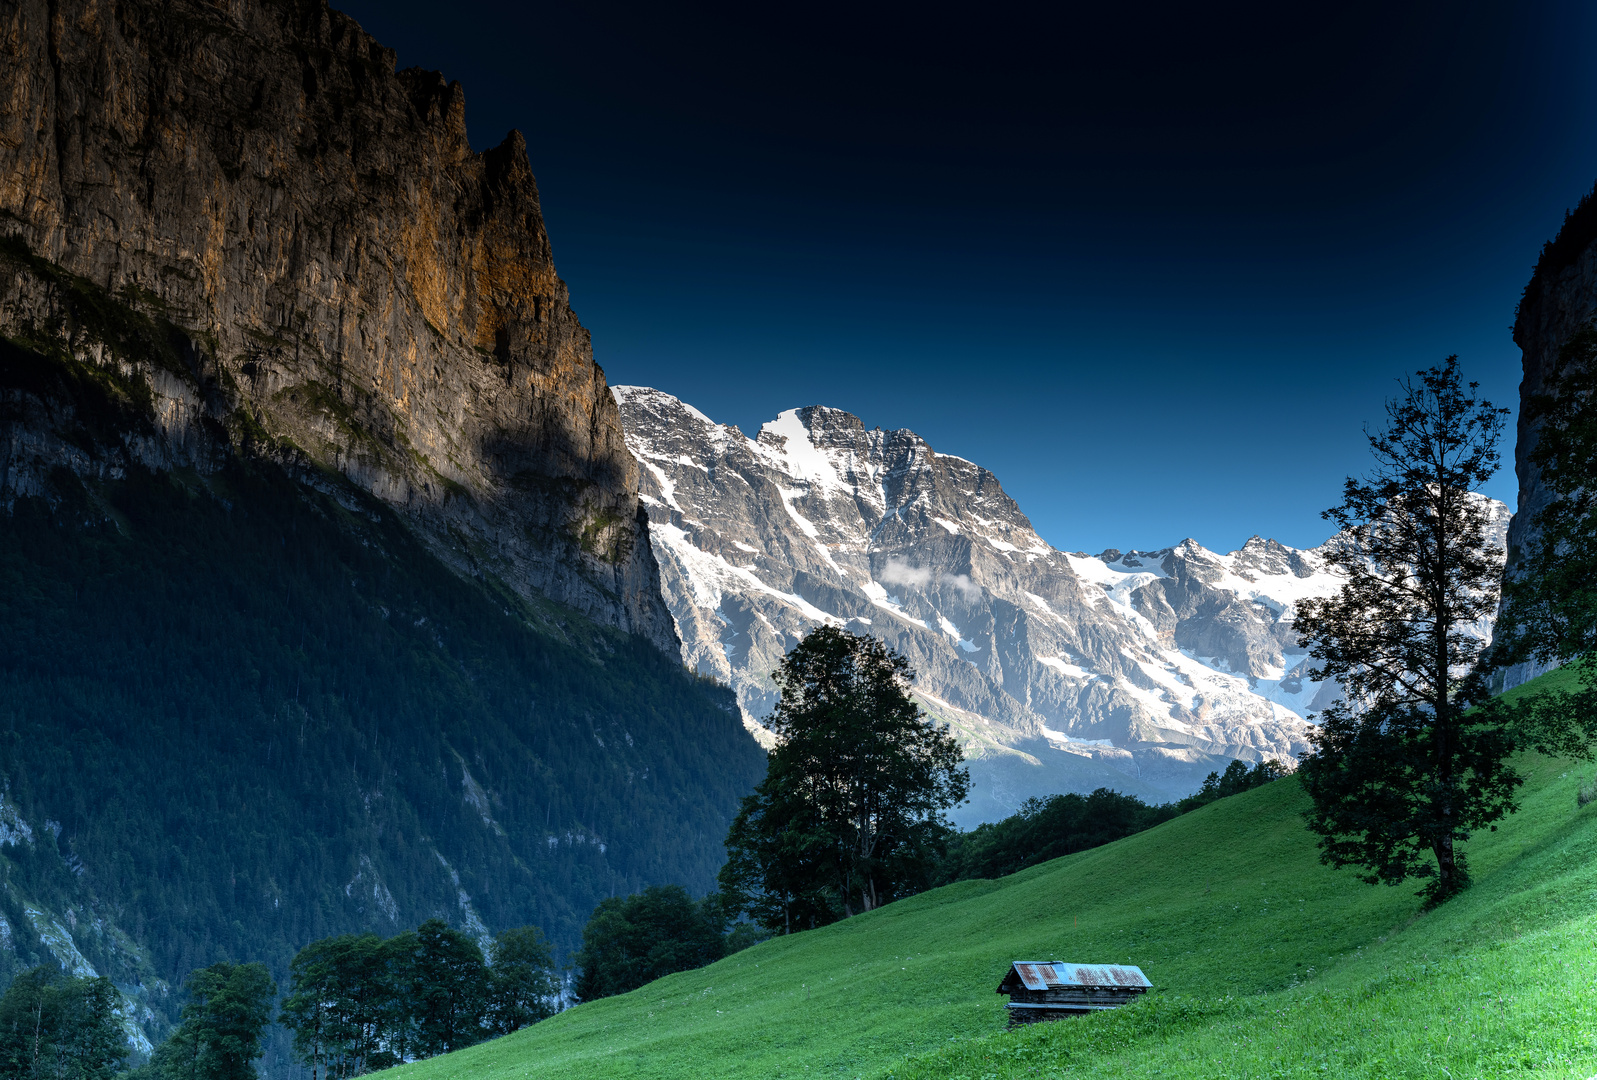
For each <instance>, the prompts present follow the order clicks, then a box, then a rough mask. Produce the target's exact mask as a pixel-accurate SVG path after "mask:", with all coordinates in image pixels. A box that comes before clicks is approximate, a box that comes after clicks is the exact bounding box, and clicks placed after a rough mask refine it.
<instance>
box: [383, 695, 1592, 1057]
mask: <svg viewBox="0 0 1597 1080" xmlns="http://www.w3.org/2000/svg"><path fill="white" fill-rule="evenodd" d="M1561 678H1562V676H1561V675H1559V674H1558V673H1555V674H1554V675H1552V676H1548V677H1546V679H1545V680H1538V682H1539V683H1540V684H1541V685H1547V684H1548V682H1549V681H1554V680H1561ZM1533 685H1534V684H1533ZM1520 764H1521V770H1522V771H1523V772H1524V773H1525V774H1526V775H1527V777H1528V782H1527V784H1526V786H1525V787H1524V788H1523V789H1522V799H1521V802H1522V809H1521V810H1520V812H1519V813H1517V814H1515V815H1514V816H1512V817H1511V818H1509V819H1507V820H1506V821H1505V822H1503V823H1502V824H1501V825H1500V826H1499V828H1498V830H1497V831H1496V832H1488V833H1482V834H1479V835H1477V836H1476V837H1475V838H1474V839H1473V840H1471V841H1470V843H1469V845H1468V848H1467V851H1468V855H1469V859H1470V863H1471V871H1472V873H1473V874H1474V877H1475V886H1474V887H1473V888H1472V889H1471V890H1470V891H1469V892H1468V893H1466V894H1464V895H1463V896H1461V897H1459V898H1458V899H1455V900H1454V901H1452V902H1450V903H1448V904H1447V905H1445V906H1443V907H1442V908H1441V909H1439V910H1437V911H1435V912H1432V913H1429V914H1421V913H1420V910H1419V901H1418V898H1417V897H1416V896H1415V895H1414V890H1415V889H1416V888H1417V887H1418V884H1417V883H1415V884H1412V885H1405V886H1400V887H1397V888H1389V887H1384V886H1369V885H1364V884H1362V883H1361V882H1359V881H1358V880H1356V879H1355V878H1354V876H1353V875H1352V873H1350V872H1347V871H1333V870H1330V869H1327V868H1326V867H1324V866H1322V865H1321V864H1320V863H1319V860H1318V858H1317V853H1316V850H1315V847H1314V843H1313V838H1312V837H1311V836H1310V834H1309V833H1308V832H1307V830H1306V829H1305V828H1304V826H1303V821H1302V818H1301V811H1302V810H1303V809H1304V807H1305V806H1306V805H1307V798H1306V797H1305V796H1304V794H1303V792H1302V790H1301V789H1300V788H1299V786H1298V785H1297V783H1296V782H1295V781H1294V780H1292V779H1290V778H1288V779H1286V780H1282V781H1277V782H1276V783H1273V784H1269V785H1266V786H1265V787H1263V788H1259V789H1257V790H1255V791H1251V792H1248V793H1245V794H1243V795H1238V796H1234V797H1232V798H1229V799H1223V800H1221V801H1219V802H1216V803H1213V804H1211V805H1210V806H1207V807H1205V808H1203V809H1201V810H1198V811H1195V812H1193V813H1190V814H1187V815H1184V816H1183V817H1180V818H1178V819H1176V820H1174V821H1171V822H1167V823H1166V824H1164V825H1161V826H1159V827H1157V828H1154V829H1151V830H1149V831H1147V832H1145V833H1141V834H1138V835H1136V836H1132V837H1129V838H1127V839H1125V840H1121V841H1118V842H1116V843H1114V844H1110V845H1107V846H1105V847H1102V848H1097V849H1095V850H1092V851H1087V852H1082V853H1079V854H1076V855H1071V856H1067V857H1066V858H1063V859H1058V860H1055V861H1053V862H1050V863H1046V864H1043V865H1041V866H1036V867H1032V868H1031V869H1029V870H1026V871H1023V872H1021V873H1019V874H1015V875H1013V876H1011V877H1007V878H1004V879H1001V880H998V881H970V882H962V883H959V884H956V885H952V886H949V887H946V888H942V889H937V890H934V891H932V892H929V893H925V894H922V895H920V896H917V897H913V898H911V899H909V900H904V901H900V902H898V903H895V904H891V905H889V906H887V907H885V908H882V909H880V910H878V911H875V912H872V913H870V914H868V915H863V916H858V917H855V918H853V919H849V920H846V921H844V922H842V923H839V924H837V925H834V926H830V927H826V928H824V929H821V930H816V931H811V932H808V933H803V934H796V935H793V936H791V937H787V938H779V939H775V940H772V941H768V942H765V943H764V944H762V945H759V946H756V947H755V948H752V949H748V950H746V951H744V952H741V953H738V954H736V955H734V956H732V957H729V958H728V959H726V960H723V961H721V962H720V963H717V964H714V965H712V966H710V967H707V968H702V969H700V970H698V971H692V972H685V973H682V974H679V975H673V976H670V977H668V978H665V979H661V980H659V981H657V982H655V983H651V984H650V985H648V986H646V987H644V988H642V989H641V990H637V991H635V992H633V993H631V994H627V995H624V996H621V997H616V998H608V999H605V1000H601V1001H597V1002H593V1003H590V1004H586V1005H582V1006H579V1007H577V1008H575V1009H572V1010H570V1011H568V1012H566V1013H563V1014H561V1015H560V1016H558V1017H556V1018H554V1019H552V1020H548V1021H545V1022H544V1023H542V1024H538V1025H536V1026H535V1027H533V1028H530V1029H527V1030H524V1031H521V1032H518V1033H517V1034H515V1035H511V1036H508V1037H506V1038H502V1039H498V1040H496V1041H494V1042H490V1043H485V1044H482V1045H479V1046H476V1047H473V1048H471V1049H469V1050H464V1051H461V1052H459V1053H455V1054H450V1055H447V1056H444V1057H439V1058H434V1059H431V1060H429V1061H424V1062H418V1063H416V1064H413V1065H408V1066H404V1067H402V1068H400V1069H398V1070H395V1074H397V1075H402V1076H403V1077H404V1078H405V1080H431V1078H433V1077H470V1078H477V1077H480V1078H483V1080H489V1078H496V1080H497V1078H504V1080H512V1078H519V1077H584V1078H587V1077H606V1078H618V1080H619V1078H633V1077H636V1078H645V1077H647V1078H667V1077H671V1078H675V1077H761V1078H766V1077H860V1078H867V1077H877V1078H888V1077H891V1078H894V1080H932V1078H937V1080H989V1078H1000V1077H1003V1078H1008V1077H1049V1076H1076V1075H1081V1076H1085V1075H1089V1074H1091V1075H1102V1076H1126V1077H1138V1076H1150V1077H1152V1076H1161V1077H1195V1078H1209V1077H1214V1078H1220V1077H1228V1078H1242V1077H1325V1076H1334V1077H1369V1078H1388V1077H1390V1078H1396V1077H1449V1078H1456V1080H1461V1078H1463V1077H1495V1076H1518V1075H1527V1076H1529V1075H1534V1076H1537V1077H1549V1078H1551V1077H1570V1078H1580V1080H1585V1078H1587V1077H1591V1076H1593V1074H1597V803H1594V804H1592V805H1590V806H1588V807H1586V808H1585V809H1577V807H1576V791H1577V789H1578V787H1579V784H1580V780H1581V778H1582V777H1583V776H1584V777H1589V776H1590V775H1591V774H1592V766H1590V765H1573V764H1571V763H1568V762H1559V761H1553V760H1550V759H1546V758H1531V759H1525V760H1523V761H1522V762H1521V763H1520ZM1055 958H1057V959H1061V960H1072V961H1078V962H1091V963H1134V964H1138V965H1140V966H1141V967H1142V969H1143V971H1145V972H1146V973H1147V975H1148V976H1149V978H1150V979H1151V980H1152V981H1153V983H1154V985H1155V987H1156V988H1157V989H1156V990H1155V991H1154V992H1152V993H1150V994H1149V995H1148V996H1147V997H1146V998H1145V999H1143V1001H1141V1002H1139V1003H1138V1004H1137V1005H1134V1006H1131V1007H1129V1008H1126V1009H1122V1010H1119V1011H1117V1012H1113V1013H1105V1014H1099V1015H1096V1016H1092V1017H1089V1018H1086V1019H1075V1020H1063V1021H1058V1022H1055V1023H1051V1024H1044V1025H1037V1026H1034V1027H1031V1028H1028V1029H1024V1030H1021V1031H1017V1032H1007V1031H1005V1030H1004V1024H1005V1010H1004V1001H1005V1000H1006V999H1004V998H1003V997H1001V996H999V995H997V994H995V993H994V988H995V987H996V986H997V984H998V980H999V978H1000V977H1001V976H1002V974H1003V972H1004V970H1005V968H1006V966H1007V965H1008V963H1009V961H1010V960H1014V959H1055Z"/></svg>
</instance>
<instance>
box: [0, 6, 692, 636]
mask: <svg viewBox="0 0 1597 1080" xmlns="http://www.w3.org/2000/svg"><path fill="white" fill-rule="evenodd" d="M0 57H3V58H4V67H5V69H6V71H7V79H6V81H5V85H4V87H3V88H0V238H3V241H4V250H3V251H0V332H3V334H4V336H5V337H7V338H9V339H11V340H13V341H18V342H23V343H25V344H27V345H28V346H29V347H30V348H32V349H34V350H36V351H37V350H41V349H42V350H43V351H44V352H49V351H50V349H51V348H53V347H58V348H59V350H60V351H61V352H62V353H63V354H64V355H65V356H66V358H67V360H68V361H69V362H71V363H75V364H78V365H89V366H91V367H93V368H94V369H96V370H98V371H99V372H101V373H103V374H104V375H105V376H106V377H108V378H110V379H111V380H112V381H113V382H115V381H118V380H120V383H121V384H124V388H125V386H126V385H128V384H138V385H139V386H141V387H142V389H140V390H138V391H137V393H136V394H134V396H135V397H140V398H141V400H143V399H145V398H147V399H148V400H147V401H145V404H146V406H147V409H146V411H147V414H148V416H149V419H150V423H149V424H148V425H146V427H145V429H143V430H141V431H139V432H131V433H130V432H123V433H121V435H119V436H118V438H116V439H110V440H106V439H100V440H98V441H94V440H90V441H89V442H88V443H86V442H85V440H84V438H82V437H81V435H82V430H83V424H82V423H79V422H78V421H80V420H81V419H82V418H64V417H63V416H61V415H60V410H59V409H58V408H56V407H55V406H53V405H52V403H51V402H50V401H49V400H47V399H48V395H47V394H41V393H39V392H36V390H30V389H28V387H26V386H21V385H20V384H17V383H16V382H15V381H13V385H11V386H10V387H8V388H7V389H6V391H5V395H6V403H5V405H6V407H5V411H4V418H3V420H0V424H3V425H4V428H5V430H4V431H3V433H0V484H3V486H4V489H5V491H4V494H5V495H6V497H7V498H8V499H9V498H14V497H15V496H16V495H18V494H28V493H40V492H43V491H45V490H46V489H47V488H48V476H49V474H50V471H51V470H52V469H54V468H58V467H60V466H62V465H65V466H67V467H69V468H71V469H73V470H74V471H75V472H77V473H79V474H81V475H115V474H116V473H118V472H119V471H120V470H122V469H125V468H126V467H127V466H128V465H129V464H130V463H131V462H133V461H139V462H142V463H143V464H146V465H154V466H162V465H167V466H171V465H188V466H194V467H198V468H201V469H204V468H205V467H206V466H207V465H208V464H211V463H214V462H215V461H216V460H217V458H218V456H219V455H220V456H226V455H229V454H233V453H238V452H241V451H242V452H249V453H256V454H262V455H269V456H273V457H275V458H277V459H278V460H280V461H282V462H284V463H285V464H288V465H291V466H293V467H294V468H296V469H297V470H298V471H299V474H300V475H302V476H307V477H312V476H315V475H317V474H322V475H328V474H330V473H331V474H342V476H343V477H345V478H347V479H348V480H349V481H351V482H353V483H355V484H356V485H358V486H359V487H361V488H363V489H365V490H366V491H369V492H371V493H372V494H374V495H376V496H378V497H379V498H381V499H383V500H385V501H386V502H388V503H389V504H391V505H393V506H396V507H400V508H403V509H404V510H405V511H406V512H407V513H408V515H409V517H410V519H411V520H412V522H413V523H414V524H416V525H417V526H418V527H419V530H420V531H421V532H422V534H423V535H424V536H426V537H428V538H429V540H430V542H431V543H432V546H433V547H434V549H435V550H436V551H437V552H438V553H439V554H441V555H443V556H444V557H445V558H446V559H447V560H448V561H449V562H450V563H451V564H452V565H454V566H456V567H457V568H458V569H460V570H462V571H464V572H468V573H491V574H494V575H497V576H499V577H500V578H502V579H503V580H505V581H506V582H507V583H509V584H511V585H512V586H513V587H514V588H515V589H516V590H517V591H519V592H522V593H524V594H526V595H529V596H531V595H542V596H545V597H548V598H550V599H553V600H555V601H558V602H560V603H562V604H565V605H567V606H570V607H573V608H576V609H577V610H579V611H582V612H584V613H585V614H587V615H589V616H591V617H594V618H596V619H598V620H599V621H601V622H605V623H610V624H614V625H617V626H620V627H622V628H624V629H627V630H629V631H632V632H636V633H640V634H643V635H645V636H647V637H649V638H650V639H652V640H654V641H655V642H656V643H657V644H658V645H660V647H661V648H663V649H666V650H668V651H673V652H674V651H675V649H676V640H675V631H674V629H673V627H672V623H671V618H670V614H669V612H668V611H667V610H666V608H665V606H664V603H663V602H662V600H661V599H660V594H659V587H658V571H657V568H656V566H655V563H654V558H653V555H652V554H651V552H650V546H649V544H648V543H647V528H648V519H647V516H646V515H645V514H643V513H641V512H640V509H639V503H638V498H637V473H636V470H637V466H636V464H635V462H634V461H633V460H632V457H631V455H630V454H629V453H628V452H627V449H626V445H625V442H624V439H623V435H622V430H621V423H620V418H619V414H618V412H617V409H616V405H615V402H614V400H613V399H612V397H611V395H610V394H609V392H608V390H607V387H606V383H605V378H604V374H603V372H602V371H601V370H600V369H599V367H598V366H597V365H596V364H595V363H594V360H593V352H592V347H591V344H590V341H589V336H588V332H587V331H586V330H585V329H584V328H583V327H582V325H581V324H580V323H579V322H578V321H577V317H576V315H575V314H574V313H573V312H572V310H571V307H570V305H569V302H568V296H567V291H566V287H565V284H564V283H563V282H562V281H561V280H560V279H559V277H558V276H557V275H556V273H555V268H554V263H553V261H552V258H551V254H550V247H549V239H548V236H547V234H546V232H545V230H544V225H543V219H542V216H541V212H540V207H539V199H538V189H537V186H536V184H535V182H534V179H533V175H532V171H531V168H530V165H529V163H528V158H527V150H526V146H525V144H524V143H523V141H522V138H521V136H520V135H519V134H517V133H514V132H512V133H511V134H510V136H509V137H508V138H507V139H506V140H505V141H504V142H503V143H502V144H501V145H500V146H498V147H496V148H494V149H492V150H488V151H486V152H480V153H479V152H477V151H474V150H473V149H472V147H471V145H470V143H469V141H468V139H467V135H466V121H465V100H464V96H463V93H462V90H461V87H460V85H459V84H458V83H450V82H447V81H446V80H445V79H444V78H443V77H442V76H441V75H439V74H438V73H436V72H427V71H421V70H416V69H411V70H406V71H396V70H395V55H394V53H393V52H392V51H391V50H388V49H385V48H383V47H382V46H380V45H379V44H378V43H376V42H375V41H373V40H372V38H371V37H370V36H368V35H367V34H366V33H364V32H363V31H362V30H361V28H360V27H359V26H358V25H356V24H355V22H354V21H352V20H351V19H349V18H348V17H347V16H344V15H342V14H340V13H338V12H336V11H333V10H331V9H330V8H329V7H328V6H327V4H326V3H325V2H324V0H216V2H205V0H119V2H115V3H113V2H110V0H0ZM130 334H131V335H132V336H131V338H130V336H129V335H130ZM141 334H142V335H143V336H142V339H141V337H140V335H141ZM134 339H139V340H142V341H143V344H144V345H145V346H149V347H146V348H139V347H134V346H135V345H138V344H139V341H138V340H134ZM130 342H132V343H131V344H130ZM24 381H26V380H24Z"/></svg>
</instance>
